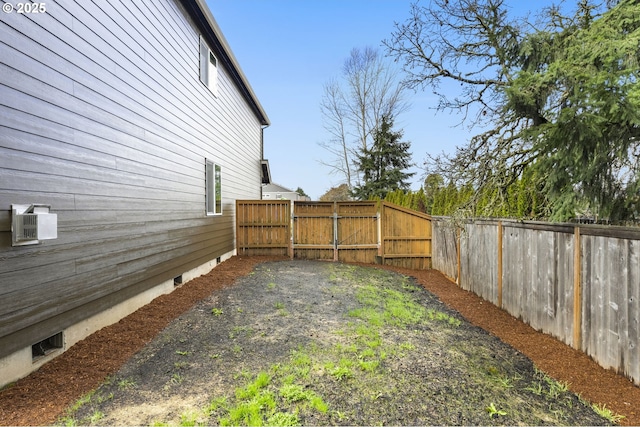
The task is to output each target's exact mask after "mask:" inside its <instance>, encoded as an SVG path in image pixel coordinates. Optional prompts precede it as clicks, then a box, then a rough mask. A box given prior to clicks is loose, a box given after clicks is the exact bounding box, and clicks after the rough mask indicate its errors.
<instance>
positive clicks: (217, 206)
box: [205, 160, 222, 215]
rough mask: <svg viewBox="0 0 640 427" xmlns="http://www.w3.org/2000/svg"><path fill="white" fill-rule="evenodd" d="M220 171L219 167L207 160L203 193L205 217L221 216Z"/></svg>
mask: <svg viewBox="0 0 640 427" xmlns="http://www.w3.org/2000/svg"><path fill="white" fill-rule="evenodd" d="M221 175H222V171H221V168H220V165H216V164H215V163H213V162H211V161H209V160H207V161H206V169H205V180H206V182H205V191H206V204H207V215H220V214H222V185H221V181H222V177H221Z"/></svg>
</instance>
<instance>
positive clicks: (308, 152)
mask: <svg viewBox="0 0 640 427" xmlns="http://www.w3.org/2000/svg"><path fill="white" fill-rule="evenodd" d="M550 3H551V0H538V1H536V2H530V1H527V0H507V4H509V5H510V7H511V8H512V11H513V12H514V13H516V14H518V15H523V14H525V13H526V12H527V11H528V10H529V8H530V7H533V8H542V7H543V6H546V5H549V4H550ZM207 4H208V6H209V9H210V10H211V12H212V14H213V16H214V18H215V20H216V22H217V23H218V26H219V27H220V29H221V30H222V33H223V35H224V37H225V38H226V40H227V42H228V43H229V46H230V47H231V50H232V51H233V54H234V56H235V57H236V59H237V60H238V63H239V64H240V68H241V69H242V71H243V72H244V74H245V76H246V77H247V79H248V81H249V84H250V85H251V87H252V88H253V90H254V93H255V94H256V96H257V97H258V100H259V101H260V103H261V104H262V106H263V108H264V110H265V111H266V113H267V115H268V117H269V119H270V122H271V125H270V126H269V127H268V128H266V129H265V130H264V152H265V154H264V157H265V158H266V159H268V160H269V166H270V170H271V179H272V182H274V183H276V184H279V185H282V186H284V187H286V188H289V189H291V190H296V189H297V188H298V187H300V188H302V190H304V192H305V193H306V194H308V195H309V196H310V197H311V199H312V200H318V198H319V197H320V196H322V195H323V194H324V193H326V192H327V190H329V189H330V188H331V187H335V186H338V185H340V184H341V183H342V182H343V179H342V177H341V176H338V175H332V174H331V170H330V168H329V167H327V166H324V165H322V164H321V163H320V161H321V160H322V159H324V160H325V161H330V159H331V155H330V154H329V152H328V151H326V150H325V149H323V148H322V147H321V146H320V145H319V143H321V142H324V141H327V140H328V139H329V135H328V133H327V131H326V130H325V129H324V127H323V120H322V114H321V112H320V102H321V100H322V95H323V85H324V84H326V83H327V82H328V81H329V80H330V79H332V78H339V77H340V70H341V68H342V65H343V64H344V62H345V60H346V59H347V58H348V57H349V54H350V52H351V50H352V49H353V48H359V49H363V48H365V47H373V48H379V49H380V53H384V47H383V46H382V41H383V40H385V39H389V38H390V37H391V33H392V32H393V30H394V28H395V27H394V23H396V22H398V23H402V22H405V21H406V20H407V18H408V17H409V12H410V4H411V0H207ZM534 11H535V10H534ZM406 101H407V102H408V103H409V104H410V106H411V108H410V109H409V110H408V111H407V112H404V113H402V114H401V115H399V116H398V117H397V118H396V120H395V122H394V130H396V131H397V130H402V131H403V132H404V137H403V141H408V142H410V143H411V149H410V151H411V153H412V161H413V163H414V164H415V165H416V166H414V167H412V168H411V169H410V172H415V175H414V176H413V178H412V180H411V181H412V184H411V188H412V189H413V190H417V189H419V188H420V186H421V184H422V182H423V181H424V172H423V170H422V168H421V166H422V164H423V163H424V160H425V158H426V154H427V153H431V154H439V153H441V152H446V153H453V152H454V151H455V147H456V146H457V145H464V144H465V143H466V142H467V141H468V140H469V138H470V137H471V136H472V135H473V133H471V131H470V130H469V129H467V127H465V126H460V125H459V124H460V121H461V119H462V117H461V116H460V115H457V114H451V113H447V112H436V111H435V110H434V107H435V105H436V102H437V99H436V98H435V96H433V95H432V94H431V92H430V91H426V92H423V91H417V92H413V91H411V92H408V93H407V97H406Z"/></svg>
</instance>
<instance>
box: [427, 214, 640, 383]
mask: <svg viewBox="0 0 640 427" xmlns="http://www.w3.org/2000/svg"><path fill="white" fill-rule="evenodd" d="M433 245H434V253H433V268H435V269H437V270H440V271H441V272H443V273H444V274H445V275H447V276H449V277H450V278H451V279H452V280H454V281H456V282H457V283H458V284H459V285H460V286H461V287H462V288H463V289H466V290H469V291H472V292H474V293H476V294H478V295H480V296H481V297H483V298H484V299H486V300H487V301H490V302H492V303H493V304H495V305H497V306H499V307H501V308H503V309H505V310H506V311H507V312H509V313H510V314H512V315H513V316H515V317H518V318H520V319H522V320H523V321H524V322H526V323H528V324H530V325H531V326H532V327H533V328H535V329H537V330H539V331H542V332H545V333H548V334H550V335H553V336H554V337H556V338H558V339H559V340H561V341H563V342H565V343H566V344H568V345H570V346H572V347H574V348H576V349H579V350H582V351H584V352H585V353H586V354H588V355H589V356H591V357H592V358H593V359H594V360H596V361H597V362H598V363H599V364H600V365H602V366H603V367H605V368H613V369H615V370H617V371H618V372H620V373H622V374H624V375H626V376H627V377H629V378H630V379H631V380H632V381H634V382H635V383H636V384H638V385H640V348H639V346H638V345H639V344H640V230H638V229H629V228H622V227H602V226H585V225H580V226H577V225H573V224H549V223H540V222H516V221H485V220H482V221H479V220H474V221H469V222H465V223H464V224H462V225H460V224H459V225H458V226H453V225H451V223H450V221H449V220H448V219H445V218H434V220H433Z"/></svg>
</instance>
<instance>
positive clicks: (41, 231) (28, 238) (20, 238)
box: [11, 204, 58, 246]
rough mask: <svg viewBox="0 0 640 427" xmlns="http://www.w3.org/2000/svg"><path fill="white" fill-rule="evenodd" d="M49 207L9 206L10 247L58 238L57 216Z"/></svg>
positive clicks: (35, 205) (34, 205)
mask: <svg viewBox="0 0 640 427" xmlns="http://www.w3.org/2000/svg"><path fill="white" fill-rule="evenodd" d="M50 209H51V206H49V205H38V204H33V205H11V213H12V215H11V246H23V245H35V244H38V243H40V241H41V240H49V239H57V238H58V215H56V214H52V213H50V212H49V211H50Z"/></svg>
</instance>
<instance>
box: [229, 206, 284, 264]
mask: <svg viewBox="0 0 640 427" xmlns="http://www.w3.org/2000/svg"><path fill="white" fill-rule="evenodd" d="M290 239H291V202H289V201H288V200H237V201H236V250H237V252H238V255H249V256H253V255H282V256H287V255H289V249H290V248H289V246H290Z"/></svg>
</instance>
